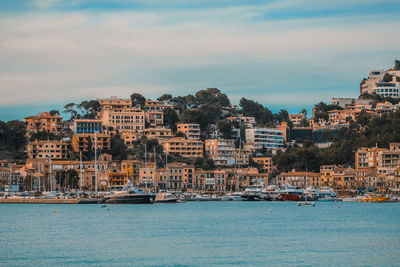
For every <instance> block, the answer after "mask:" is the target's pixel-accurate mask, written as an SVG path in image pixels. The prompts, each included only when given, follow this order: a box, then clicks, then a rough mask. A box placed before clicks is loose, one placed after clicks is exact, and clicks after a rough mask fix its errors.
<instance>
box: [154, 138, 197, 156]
mask: <svg viewBox="0 0 400 267" xmlns="http://www.w3.org/2000/svg"><path fill="white" fill-rule="evenodd" d="M161 145H162V146H163V148H164V150H165V151H166V152H167V153H169V154H176V155H180V156H182V157H186V158H197V157H202V156H203V142H202V141H198V140H190V139H185V138H183V137H175V138H172V139H170V140H166V141H162V142H161Z"/></svg>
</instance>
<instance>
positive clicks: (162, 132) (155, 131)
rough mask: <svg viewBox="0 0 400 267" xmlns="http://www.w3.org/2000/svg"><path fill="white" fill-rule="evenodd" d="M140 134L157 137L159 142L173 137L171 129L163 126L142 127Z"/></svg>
mask: <svg viewBox="0 0 400 267" xmlns="http://www.w3.org/2000/svg"><path fill="white" fill-rule="evenodd" d="M140 134H141V135H142V136H146V138H147V139H157V140H158V141H159V142H160V141H162V140H168V139H171V138H173V137H174V134H173V133H172V130H171V129H168V128H163V127H157V128H148V129H144V130H143V131H141V132H140Z"/></svg>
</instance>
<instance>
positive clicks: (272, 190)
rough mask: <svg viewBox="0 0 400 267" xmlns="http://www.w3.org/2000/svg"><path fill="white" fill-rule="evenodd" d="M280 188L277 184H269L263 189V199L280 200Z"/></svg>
mask: <svg viewBox="0 0 400 267" xmlns="http://www.w3.org/2000/svg"><path fill="white" fill-rule="evenodd" d="M280 191H281V190H280V188H279V187H278V186H276V185H269V186H268V187H266V188H265V189H263V190H262V199H263V200H267V201H272V200H279V198H280Z"/></svg>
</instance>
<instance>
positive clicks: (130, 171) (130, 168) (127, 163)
mask: <svg viewBox="0 0 400 267" xmlns="http://www.w3.org/2000/svg"><path fill="white" fill-rule="evenodd" d="M139 169H140V161H139V160H123V161H121V171H124V172H126V173H127V175H128V179H129V180H130V181H131V182H132V183H133V185H135V186H137V185H138V184H139Z"/></svg>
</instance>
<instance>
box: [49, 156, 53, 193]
mask: <svg viewBox="0 0 400 267" xmlns="http://www.w3.org/2000/svg"><path fill="white" fill-rule="evenodd" d="M49 184H50V192H51V191H53V181H52V177H51V155H50V149H49Z"/></svg>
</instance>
